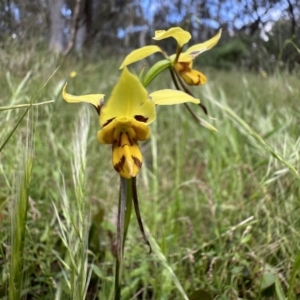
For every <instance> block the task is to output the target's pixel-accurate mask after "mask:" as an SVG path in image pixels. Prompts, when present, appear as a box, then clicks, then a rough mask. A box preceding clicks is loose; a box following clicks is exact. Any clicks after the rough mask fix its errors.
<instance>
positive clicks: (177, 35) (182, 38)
mask: <svg viewBox="0 0 300 300" xmlns="http://www.w3.org/2000/svg"><path fill="white" fill-rule="evenodd" d="M168 37H173V38H174V39H175V40H176V41H177V43H178V45H179V46H180V47H182V46H183V45H184V44H186V43H187V42H188V41H189V40H190V39H191V37H192V36H191V34H190V33H189V32H188V31H185V30H183V29H182V28H180V27H172V28H170V29H168V30H167V31H166V30H156V31H155V36H154V38H153V39H154V40H162V39H166V38H168Z"/></svg>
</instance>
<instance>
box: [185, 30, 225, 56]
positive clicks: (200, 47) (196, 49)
mask: <svg viewBox="0 0 300 300" xmlns="http://www.w3.org/2000/svg"><path fill="white" fill-rule="evenodd" d="M221 34H222V29H220V30H219V32H218V33H217V34H216V35H215V36H214V37H213V38H211V39H210V40H208V41H206V42H204V43H201V44H197V45H194V46H192V47H190V48H188V49H187V50H186V51H185V53H189V54H190V55H191V57H192V59H194V58H195V57H197V56H198V55H199V54H201V53H203V52H205V51H207V50H209V49H211V48H212V47H214V46H215V45H216V44H217V43H218V41H219V39H220V37H221Z"/></svg>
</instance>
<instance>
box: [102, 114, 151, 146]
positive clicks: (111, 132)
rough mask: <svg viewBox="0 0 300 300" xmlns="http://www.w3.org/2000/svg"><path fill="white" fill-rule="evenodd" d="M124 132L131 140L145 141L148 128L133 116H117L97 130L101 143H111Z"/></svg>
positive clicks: (148, 131)
mask: <svg viewBox="0 0 300 300" xmlns="http://www.w3.org/2000/svg"><path fill="white" fill-rule="evenodd" d="M123 132H125V133H126V134H127V135H128V136H129V137H130V139H131V140H138V141H145V140H147V139H148V138H149V137H150V128H149V126H147V125H146V124H145V123H143V122H139V121H137V120H136V119H133V118H127V117H118V118H116V119H113V120H112V121H111V122H109V123H108V124H107V125H106V126H104V127H103V128H102V129H101V130H100V131H99V132H98V140H99V142H100V143H102V144H112V143H113V142H114V141H115V140H118V139H119V137H120V135H121V134H122V133H123Z"/></svg>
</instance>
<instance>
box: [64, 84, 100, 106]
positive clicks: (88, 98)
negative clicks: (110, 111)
mask: <svg viewBox="0 0 300 300" xmlns="http://www.w3.org/2000/svg"><path fill="white" fill-rule="evenodd" d="M66 87H67V84H65V86H64V88H63V92H62V96H63V98H64V99H65V100H66V101H67V102H70V103H79V102H87V103H90V104H92V105H94V106H95V107H96V108H99V107H100V106H101V104H102V102H103V98H104V94H89V95H81V96H74V95H71V94H68V93H67V92H66Z"/></svg>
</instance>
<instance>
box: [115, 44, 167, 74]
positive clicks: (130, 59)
mask: <svg viewBox="0 0 300 300" xmlns="http://www.w3.org/2000/svg"><path fill="white" fill-rule="evenodd" d="M156 52H162V50H161V49H160V47H158V46H155V45H152V46H145V47H142V48H139V49H136V50H133V51H132V52H130V53H129V54H128V55H127V56H126V57H125V59H124V61H123V62H122V64H121V67H120V69H123V68H124V67H126V66H128V65H130V64H132V63H134V62H136V61H139V60H141V59H144V58H146V57H148V56H150V55H152V54H154V53H156Z"/></svg>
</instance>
